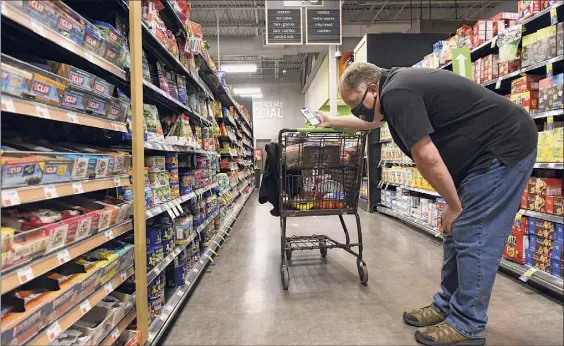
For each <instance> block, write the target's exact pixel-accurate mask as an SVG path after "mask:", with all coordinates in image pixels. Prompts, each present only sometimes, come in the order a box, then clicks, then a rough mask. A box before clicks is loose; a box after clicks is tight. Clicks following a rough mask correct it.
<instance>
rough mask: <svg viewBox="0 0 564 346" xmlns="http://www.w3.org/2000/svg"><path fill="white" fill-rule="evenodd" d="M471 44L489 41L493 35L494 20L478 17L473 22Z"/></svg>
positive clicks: (475, 44)
mask: <svg viewBox="0 0 564 346" xmlns="http://www.w3.org/2000/svg"><path fill="white" fill-rule="evenodd" d="M473 31H474V35H473V42H472V43H473V45H474V47H476V46H479V45H481V44H482V43H484V42H486V41H489V40H491V39H492V38H493V36H494V21H493V20H491V19H480V20H478V21H477V22H476V24H474V28H473Z"/></svg>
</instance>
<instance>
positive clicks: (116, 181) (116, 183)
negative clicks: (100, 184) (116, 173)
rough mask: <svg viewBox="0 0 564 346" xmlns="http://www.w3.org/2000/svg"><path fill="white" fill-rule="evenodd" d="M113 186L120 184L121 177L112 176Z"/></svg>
mask: <svg viewBox="0 0 564 346" xmlns="http://www.w3.org/2000/svg"><path fill="white" fill-rule="evenodd" d="M114 186H115V187H118V186H121V178H114Z"/></svg>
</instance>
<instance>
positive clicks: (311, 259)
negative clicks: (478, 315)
mask: <svg viewBox="0 0 564 346" xmlns="http://www.w3.org/2000/svg"><path fill="white" fill-rule="evenodd" d="M269 210H270V207H269V206H268V205H260V204H258V202H257V195H256V193H255V194H254V195H253V196H251V198H250V199H249V201H248V203H247V205H246V206H245V208H244V209H243V211H242V212H241V215H240V216H239V219H238V220H237V221H236V223H235V227H234V228H233V230H232V232H231V234H232V237H230V238H229V239H228V240H227V242H226V243H225V244H224V245H223V248H222V249H221V252H220V256H219V257H218V258H217V259H216V261H215V263H216V265H215V266H214V267H210V269H209V272H208V273H206V274H205V275H204V276H203V278H202V280H201V282H200V283H199V285H198V287H196V289H195V292H194V293H193V295H192V297H191V298H190V300H189V301H188V303H187V304H186V306H185V308H184V310H183V311H182V312H181V314H180V315H179V317H178V319H177V321H176V323H175V325H174V326H173V327H172V330H171V331H170V334H169V336H168V338H167V340H166V341H164V344H165V345H188V344H190V345H243V344H256V345H267V344H270V345H290V344H301V345H313V344H325V345H329V344H331V345H344V344H347V345H359V344H366V345H411V344H415V341H414V339H413V333H414V331H415V329H414V328H412V327H408V326H406V325H404V324H403V322H402V319H401V314H402V312H403V311H404V309H406V308H415V307H419V306H423V305H426V304H428V303H429V302H430V299H431V296H432V294H433V293H435V291H436V290H437V289H438V285H439V279H440V274H439V270H440V265H441V253H442V252H441V248H440V246H438V245H436V244H434V243H433V241H432V240H431V239H430V238H428V237H427V236H424V235H421V234H419V233H417V232H416V231H413V230H411V229H409V228H407V227H406V226H404V225H402V224H400V223H397V222H395V221H393V220H391V219H389V218H387V217H385V216H381V215H371V214H367V213H364V212H362V211H361V218H362V224H363V227H364V241H365V249H366V251H365V254H366V255H365V260H366V263H367V266H368V271H369V274H370V280H369V283H368V286H367V287H364V286H361V285H360V283H359V279H358V275H357V270H356V264H355V259H354V257H352V256H350V255H348V254H347V253H345V252H344V251H342V250H330V251H329V254H328V256H327V259H326V260H323V259H322V258H321V257H320V255H319V253H318V252H313V251H310V252H302V253H300V252H295V253H294V256H293V257H294V260H293V264H292V267H291V271H290V277H291V281H290V290H289V291H288V292H284V290H283V289H282V284H281V282H280V270H279V265H280V250H279V246H280V240H279V239H280V238H279V236H280V231H279V227H280V225H279V219H278V218H274V217H272V216H270V214H269V212H268V211H269ZM347 224H349V225H351V226H352V225H353V219H352V218H347ZM288 226H289V230H290V231H291V232H294V233H296V234H299V233H303V234H310V233H321V232H326V233H329V234H333V235H335V236H336V237H337V236H339V235H340V234H342V231H341V229H340V224H339V221H338V217H336V216H334V217H312V218H301V219H298V218H294V219H289V221H288ZM339 239H340V238H339ZM489 317H490V321H491V322H490V324H489V325H488V335H487V337H488V344H489V345H498V344H506V345H533V344H534V345H552V344H554V345H557V344H562V338H563V310H562V306H561V305H559V304H557V303H556V302H554V301H551V300H549V299H547V298H545V297H543V296H541V295H539V294H538V293H536V292H534V291H532V290H530V289H528V288H527V287H525V286H524V285H520V284H518V283H515V282H514V281H513V280H511V279H509V278H507V277H505V276H502V275H498V278H497V282H496V285H495V288H494V294H493V298H492V302H491V305H490V312H489Z"/></svg>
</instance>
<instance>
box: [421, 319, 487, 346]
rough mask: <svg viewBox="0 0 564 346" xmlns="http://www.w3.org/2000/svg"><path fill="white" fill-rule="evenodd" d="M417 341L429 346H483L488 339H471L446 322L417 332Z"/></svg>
mask: <svg viewBox="0 0 564 346" xmlns="http://www.w3.org/2000/svg"><path fill="white" fill-rule="evenodd" d="M415 340H417V342H419V343H422V344H423V345H427V346H482V345H484V344H485V343H486V338H480V339H470V338H468V337H466V336H464V335H462V334H460V333H459V332H458V331H457V330H456V329H454V328H453V327H452V326H451V325H450V324H448V323H447V322H446V321H445V322H441V323H439V324H436V325H434V326H431V327H427V328H423V329H419V330H418V331H416V332H415Z"/></svg>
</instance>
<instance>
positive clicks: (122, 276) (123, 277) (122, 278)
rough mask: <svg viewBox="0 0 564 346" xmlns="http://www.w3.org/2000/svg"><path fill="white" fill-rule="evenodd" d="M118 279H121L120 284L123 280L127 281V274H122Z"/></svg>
mask: <svg viewBox="0 0 564 346" xmlns="http://www.w3.org/2000/svg"><path fill="white" fill-rule="evenodd" d="M119 277H120V279H121V282H125V280H127V273H126V272H122V273H121V274H120V276H119Z"/></svg>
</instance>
